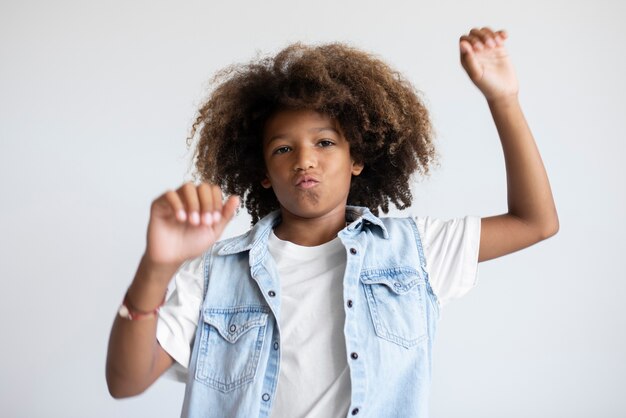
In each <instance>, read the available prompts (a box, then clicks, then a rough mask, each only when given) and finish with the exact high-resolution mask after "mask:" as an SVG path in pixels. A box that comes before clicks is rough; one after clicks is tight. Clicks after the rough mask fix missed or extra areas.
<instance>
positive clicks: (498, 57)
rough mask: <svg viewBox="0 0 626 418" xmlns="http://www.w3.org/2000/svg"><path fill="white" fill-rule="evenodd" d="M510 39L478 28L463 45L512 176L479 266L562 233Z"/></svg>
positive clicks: (485, 225) (486, 230)
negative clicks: (511, 56) (524, 109)
mask: <svg viewBox="0 0 626 418" xmlns="http://www.w3.org/2000/svg"><path fill="white" fill-rule="evenodd" d="M507 38H508V35H507V33H506V31H502V30H500V31H496V32H494V31H492V30H491V29H490V28H488V27H484V28H482V29H477V28H474V29H472V30H471V31H470V32H469V33H468V34H467V35H464V36H461V39H460V43H459V44H460V49H461V65H462V66H463V68H464V69H465V71H466V72H467V75H468V76H469V77H470V79H471V80H472V82H473V83H474V84H475V85H476V87H478V89H479V90H480V91H481V93H483V95H484V96H485V99H487V103H488V104H489V109H490V110H491V115H492V116H493V120H494V122H495V124H496V128H497V130H498V135H499V136H500V142H501V143H502V150H503V151H504V162H505V166H506V177H507V202H508V212H507V213H504V214H502V215H497V216H490V217H486V218H482V219H481V234H480V248H479V253H478V261H485V260H490V259H492V258H496V257H500V256H503V255H505V254H509V253H512V252H514V251H517V250H521V249H522V248H526V247H528V246H530V245H532V244H535V243H537V242H539V241H541V240H543V239H546V238H548V237H550V236H552V235H554V234H556V232H557V231H558V230H559V220H558V216H557V213H556V207H555V205H554V199H553V198H552V191H551V190H550V183H549V182H548V176H547V174H546V170H545V168H544V166H543V162H542V161H541V156H540V155H539V151H538V149H537V145H536V144H535V140H534V138H533V135H532V133H531V132H530V128H529V127H528V124H527V123H526V119H525V118H524V114H523V113H522V109H521V107H520V104H519V100H518V92H519V84H518V82H517V77H516V75H515V71H514V69H513V64H512V63H511V60H510V59H509V55H508V53H507V51H506V48H505V47H504V42H505V40H506V39H507Z"/></svg>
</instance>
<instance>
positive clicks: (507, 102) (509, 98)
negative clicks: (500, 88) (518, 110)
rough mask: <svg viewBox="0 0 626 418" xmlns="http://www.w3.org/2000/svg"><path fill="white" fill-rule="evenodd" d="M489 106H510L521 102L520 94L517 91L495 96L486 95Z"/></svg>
mask: <svg viewBox="0 0 626 418" xmlns="http://www.w3.org/2000/svg"><path fill="white" fill-rule="evenodd" d="M485 99H487V103H488V104H489V107H491V108H493V107H510V106H517V105H518V104H519V96H518V93H517V92H513V93H507V94H502V95H498V96H494V97H485Z"/></svg>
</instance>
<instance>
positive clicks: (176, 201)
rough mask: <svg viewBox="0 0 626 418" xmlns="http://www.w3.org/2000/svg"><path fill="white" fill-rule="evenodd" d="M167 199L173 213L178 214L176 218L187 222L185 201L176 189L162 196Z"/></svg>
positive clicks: (166, 201)
mask: <svg viewBox="0 0 626 418" xmlns="http://www.w3.org/2000/svg"><path fill="white" fill-rule="evenodd" d="M161 199H163V200H164V201H165V204H167V205H169V207H170V208H171V209H172V211H173V213H175V214H176V219H177V220H178V221H179V222H185V220H186V219H187V212H185V206H184V205H183V201H182V200H181V199H180V196H178V193H176V192H175V191H174V190H169V191H167V192H166V193H165V194H164V195H163V196H162V197H161Z"/></svg>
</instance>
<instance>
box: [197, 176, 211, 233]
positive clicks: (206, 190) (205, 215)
mask: <svg viewBox="0 0 626 418" xmlns="http://www.w3.org/2000/svg"><path fill="white" fill-rule="evenodd" d="M198 200H199V201H200V214H201V217H202V223H203V224H205V225H211V224H213V210H214V209H213V206H214V203H213V193H212V191H211V185H210V184H208V183H202V184H200V185H199V186H198Z"/></svg>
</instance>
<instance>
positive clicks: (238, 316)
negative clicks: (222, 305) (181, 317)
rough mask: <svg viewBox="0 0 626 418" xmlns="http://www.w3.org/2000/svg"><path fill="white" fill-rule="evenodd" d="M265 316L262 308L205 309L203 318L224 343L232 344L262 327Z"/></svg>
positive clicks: (265, 313) (265, 320)
mask: <svg viewBox="0 0 626 418" xmlns="http://www.w3.org/2000/svg"><path fill="white" fill-rule="evenodd" d="M267 315H268V314H267V312H266V311H265V310H264V308H232V309H205V310H204V313H203V318H204V322H206V323H207V324H210V325H212V326H213V327H215V329H217V331H218V332H219V333H220V335H221V336H222V337H223V338H224V339H225V340H226V341H228V342H230V343H234V342H236V341H237V340H238V339H239V337H241V336H242V335H244V334H245V333H246V332H248V331H249V330H251V329H252V328H256V327H262V326H264V325H265V323H266V322H267Z"/></svg>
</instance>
